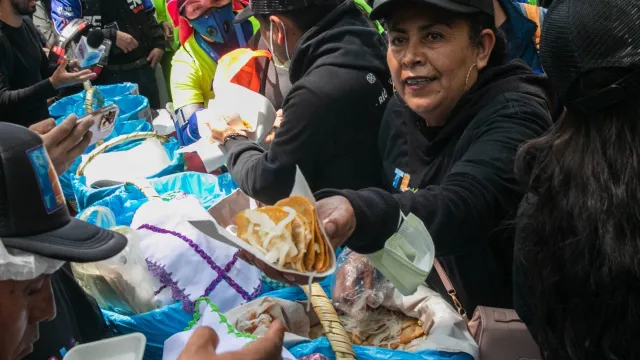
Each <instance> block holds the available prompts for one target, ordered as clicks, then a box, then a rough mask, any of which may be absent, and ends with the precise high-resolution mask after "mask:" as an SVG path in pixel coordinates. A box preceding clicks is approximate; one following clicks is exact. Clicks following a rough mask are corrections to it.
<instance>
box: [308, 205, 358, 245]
mask: <svg viewBox="0 0 640 360" xmlns="http://www.w3.org/2000/svg"><path fill="white" fill-rule="evenodd" d="M316 211H317V213H318V220H320V223H321V224H322V226H323V227H324V231H325V232H326V233H327V237H328V238H329V242H331V245H332V246H333V248H334V249H337V248H338V247H340V246H342V245H343V244H344V243H345V242H346V241H347V239H348V238H349V237H350V236H351V234H353V231H354V230H355V229H356V215H355V213H354V211H353V207H352V206H351V203H350V202H349V200H347V198H345V197H343V196H332V197H328V198H326V199H322V200H320V201H318V202H317V203H316Z"/></svg>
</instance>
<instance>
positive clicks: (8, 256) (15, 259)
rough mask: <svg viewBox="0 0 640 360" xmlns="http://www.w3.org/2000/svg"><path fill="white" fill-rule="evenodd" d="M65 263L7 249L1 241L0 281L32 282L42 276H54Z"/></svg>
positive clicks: (0, 240)
mask: <svg viewBox="0 0 640 360" xmlns="http://www.w3.org/2000/svg"><path fill="white" fill-rule="evenodd" d="M62 265H64V261H60V260H54V259H49V258H46V257H44V256H40V255H36V254H31V253H28V252H24V251H20V250H15V249H7V248H5V247H4V245H3V244H2V239H0V281H4V280H16V281H24V280H32V279H35V278H37V277H38V276H40V275H42V274H53V273H54V272H56V271H57V270H58V269H60V268H61V267H62Z"/></svg>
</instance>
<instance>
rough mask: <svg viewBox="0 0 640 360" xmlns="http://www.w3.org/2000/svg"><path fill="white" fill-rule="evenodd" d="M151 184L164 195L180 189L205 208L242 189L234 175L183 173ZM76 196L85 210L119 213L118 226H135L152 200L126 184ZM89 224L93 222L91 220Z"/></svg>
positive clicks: (80, 193)
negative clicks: (94, 208)
mask: <svg viewBox="0 0 640 360" xmlns="http://www.w3.org/2000/svg"><path fill="white" fill-rule="evenodd" d="M76 181H77V179H76ZM149 182H150V183H151V185H153V187H154V189H155V190H156V192H157V193H158V194H160V195H162V194H165V193H167V192H170V191H176V190H180V191H183V192H185V193H187V194H191V195H193V196H195V197H197V198H198V200H200V204H201V205H202V206H203V207H205V208H209V207H211V206H213V204H215V203H216V202H218V201H220V200H222V198H224V197H225V196H227V195H229V194H231V193H232V192H233V191H234V190H235V189H237V188H238V186H237V185H236V184H235V182H233V179H232V178H231V175H230V174H223V175H220V176H215V175H210V174H202V173H194V172H183V173H178V174H173V175H168V176H163V177H159V178H155V179H150V180H149ZM76 196H77V200H78V208H80V209H81V210H82V209H85V208H88V207H90V206H97V205H101V206H105V207H108V208H109V209H111V210H112V211H113V213H114V214H115V218H116V224H117V225H124V226H129V225H131V221H132V220H133V214H134V213H135V212H136V211H137V210H138V208H140V206H142V204H144V203H146V202H147V201H148V200H149V199H147V197H146V196H145V195H144V194H143V193H142V192H141V191H140V190H139V189H137V188H135V187H134V186H125V185H117V186H110V187H104V188H100V189H93V188H90V187H84V188H83V189H82V191H80V192H78V193H76ZM88 221H89V222H91V219H88Z"/></svg>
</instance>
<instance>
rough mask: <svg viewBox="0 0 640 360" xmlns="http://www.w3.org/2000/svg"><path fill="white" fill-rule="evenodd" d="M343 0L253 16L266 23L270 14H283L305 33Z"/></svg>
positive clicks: (327, 0) (329, 0) (332, 0)
mask: <svg viewBox="0 0 640 360" xmlns="http://www.w3.org/2000/svg"><path fill="white" fill-rule="evenodd" d="M343 1H344V0H326V1H323V2H321V3H317V4H313V5H310V6H307V7H305V8H302V9H297V10H291V11H287V12H284V13H278V14H256V15H255V17H256V19H258V21H259V22H260V23H262V24H268V23H269V17H270V16H272V15H276V16H284V17H285V18H287V19H288V20H289V21H291V22H292V23H293V25H294V26H295V27H296V28H298V30H300V32H302V33H305V32H307V31H309V30H310V29H311V28H312V27H314V26H316V24H317V23H319V22H320V21H321V20H322V19H324V18H325V17H326V16H327V15H329V14H330V13H331V12H333V10H335V9H336V8H337V7H338V6H339V5H340V4H341V3H342V2H343ZM346 1H351V0H346Z"/></svg>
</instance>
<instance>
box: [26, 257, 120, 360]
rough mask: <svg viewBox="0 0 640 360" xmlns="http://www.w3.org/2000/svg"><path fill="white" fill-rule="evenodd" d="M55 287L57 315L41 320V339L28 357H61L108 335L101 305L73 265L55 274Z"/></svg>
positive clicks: (44, 359) (45, 359)
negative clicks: (76, 276) (79, 279)
mask: <svg viewBox="0 0 640 360" xmlns="http://www.w3.org/2000/svg"><path fill="white" fill-rule="evenodd" d="M51 286H52V287H53V295H54V298H55V301H56V310H57V315H56V317H55V319H53V320H52V321H47V322H42V323H40V340H38V341H37V342H36V343H35V344H34V347H33V353H31V355H29V356H27V357H26V358H25V360H54V359H56V360H61V359H62V358H63V357H64V355H65V354H66V353H67V352H68V351H69V350H70V349H71V348H73V347H74V346H76V345H78V344H83V343H88V342H92V341H97V340H100V339H102V338H103V337H105V335H107V334H108V332H107V330H106V325H105V322H104V320H103V318H102V312H101V311H100V308H98V305H97V304H96V302H95V300H93V299H92V298H91V297H89V296H88V295H87V294H86V293H85V292H84V290H82V288H81V287H80V285H78V283H77V282H76V280H75V279H74V278H73V275H72V273H71V269H70V267H69V264H67V265H65V266H64V267H63V268H62V269H60V270H58V271H57V272H56V273H54V274H53V276H52V277H51Z"/></svg>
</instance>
